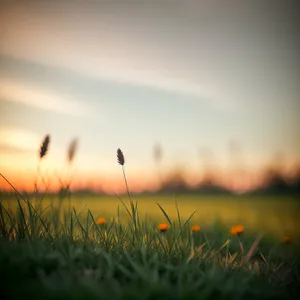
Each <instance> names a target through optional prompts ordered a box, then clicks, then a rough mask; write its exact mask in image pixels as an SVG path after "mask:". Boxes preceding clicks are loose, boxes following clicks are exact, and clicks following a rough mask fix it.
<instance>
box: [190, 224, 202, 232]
mask: <svg viewBox="0 0 300 300" xmlns="http://www.w3.org/2000/svg"><path fill="white" fill-rule="evenodd" d="M200 229H201V227H200V226H199V225H194V226H192V231H193V232H198V231H200Z"/></svg>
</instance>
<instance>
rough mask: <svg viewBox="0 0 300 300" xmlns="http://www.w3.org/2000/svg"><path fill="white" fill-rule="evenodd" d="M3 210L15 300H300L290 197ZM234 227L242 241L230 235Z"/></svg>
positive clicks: (6, 270)
mask: <svg viewBox="0 0 300 300" xmlns="http://www.w3.org/2000/svg"><path fill="white" fill-rule="evenodd" d="M59 199H60V200H59ZM69 200H70V201H69ZM121 200H122V201H123V203H124V204H125V205H126V208H125V207H124V206H123V204H122V201H121ZM136 200H138V206H136ZM175 200H176V201H175ZM157 203H158V204H159V205H160V206H161V207H159V206H158V205H157ZM0 207H1V210H0V230H1V231H0V238H1V244H0V246H1V248H0V277H1V278H0V284H1V291H2V293H4V294H6V297H7V298H9V299H20V298H21V297H22V298H24V297H25V298H26V297H31V298H34V299H41V298H42V299H131V300H132V299H148V300H149V299H187V300H188V299H295V297H296V295H297V294H298V292H299V291H300V290H299V287H300V260H299V258H300V255H299V254H300V252H299V249H300V247H299V226H298V223H299V220H298V215H299V214H298V212H299V209H298V207H299V205H298V204H297V202H296V201H295V200H294V199H291V198H279V197H273V198H266V197H264V198H260V197H254V198H250V197H246V196H239V197H237V196H235V197H230V196H219V197H216V196H211V197H209V196H206V197H199V196H188V195H179V196H177V197H176V199H175V198H174V197H173V196H162V195H152V196H136V197H133V199H131V200H128V197H127V198H126V197H124V198H123V197H122V199H118V198H117V197H115V196H114V197H71V199H68V198H65V199H61V198H59V197H54V196H51V197H44V198H43V200H41V198H40V196H37V197H36V198H35V199H34V198H30V199H27V198H24V199H22V198H21V197H20V196H18V195H16V197H15V198H10V199H1V206H0ZM58 209H59V210H60V211H59V210H58ZM127 209H128V211H127ZM195 210H196V212H195V214H194V215H192V214H193V212H194V211H195ZM129 214H130V215H129ZM99 217H103V218H105V223H104V224H97V219H98V218H99ZM159 223H164V224H165V225H164V226H166V227H167V230H166V231H165V232H162V231H160V230H159V229H158V228H157V225H158V224H159ZM236 224H242V225H244V232H241V233H239V234H236V235H232V234H230V232H229V230H230V228H231V226H233V225H236ZM193 225H200V231H197V232H193V231H192V226H193ZM283 236H287V237H288V239H286V240H285V241H284V242H282V238H283ZM16 287H17V288H16Z"/></svg>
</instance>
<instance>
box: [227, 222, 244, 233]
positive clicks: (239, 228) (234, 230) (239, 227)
mask: <svg viewBox="0 0 300 300" xmlns="http://www.w3.org/2000/svg"><path fill="white" fill-rule="evenodd" d="M244 231H245V227H244V226H243V225H241V224H239V225H235V226H232V227H231V228H230V233H231V234H232V235H240V234H242V233H243V232H244Z"/></svg>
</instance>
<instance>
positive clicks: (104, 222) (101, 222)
mask: <svg viewBox="0 0 300 300" xmlns="http://www.w3.org/2000/svg"><path fill="white" fill-rule="evenodd" d="M96 224H98V225H104V224H106V220H105V218H102V217H100V218H98V219H97V222H96Z"/></svg>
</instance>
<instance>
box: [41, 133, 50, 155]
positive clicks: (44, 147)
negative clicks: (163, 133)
mask: <svg viewBox="0 0 300 300" xmlns="http://www.w3.org/2000/svg"><path fill="white" fill-rule="evenodd" d="M49 143H50V135H49V134H47V135H46V136H45V138H44V140H43V142H42V144H41V146H40V151H39V156H40V159H42V158H43V157H44V156H45V155H46V154H47V151H48V150H49Z"/></svg>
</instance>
